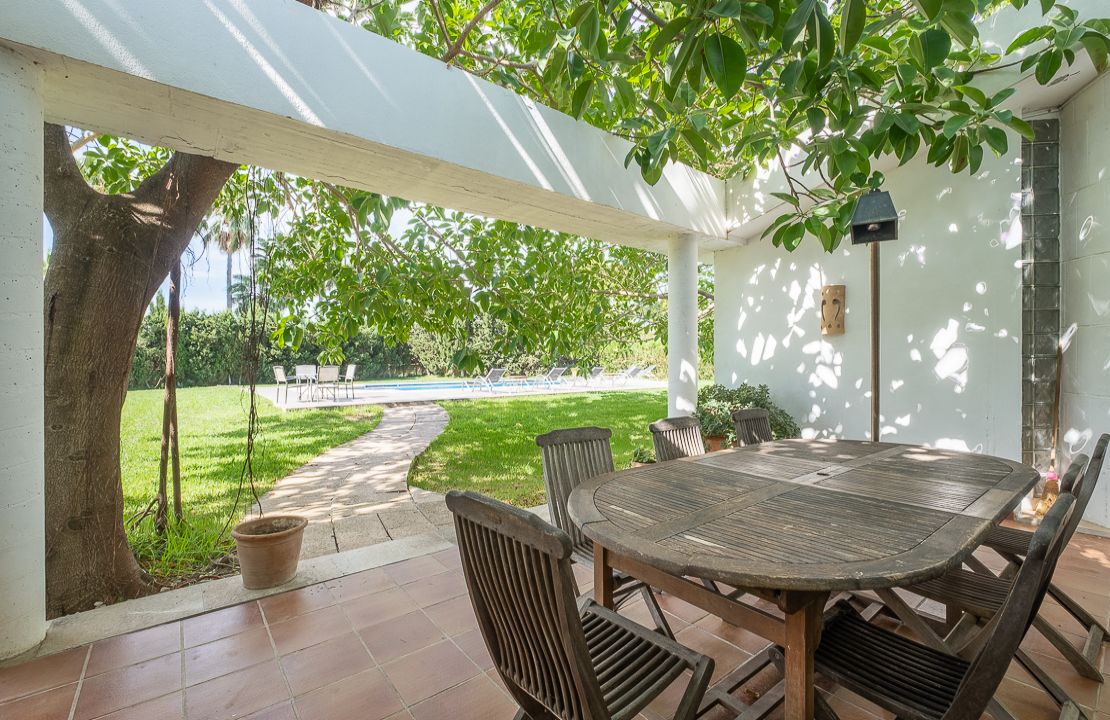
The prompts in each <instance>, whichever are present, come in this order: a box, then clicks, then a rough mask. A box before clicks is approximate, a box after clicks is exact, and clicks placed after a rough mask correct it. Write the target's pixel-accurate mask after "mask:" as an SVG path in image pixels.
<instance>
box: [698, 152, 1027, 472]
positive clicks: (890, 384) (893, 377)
mask: <svg viewBox="0 0 1110 720" xmlns="http://www.w3.org/2000/svg"><path fill="white" fill-rule="evenodd" d="M1019 146H1020V143H1019V141H1018V139H1017V138H1016V137H1013V138H1011V147H1013V148H1015V149H1016V148H1018V147H1019ZM1018 158H1019V153H1018V152H1017V151H1016V150H1015V151H1013V152H1011V153H1010V154H1009V155H1008V156H1007V157H1005V158H995V157H993V156H992V155H990V154H989V153H988V158H987V160H986V161H985V162H984V164H983V168H982V169H981V171H980V173H979V174H978V175H977V176H975V177H974V178H972V177H970V176H968V175H967V174H963V175H959V176H953V175H951V174H950V173H949V172H948V170H947V169H946V168H945V169H937V168H933V167H930V166H927V165H925V164H924V163H923V162H922V161H920V160H919V161H914V162H912V163H910V164H909V165H907V166H905V167H903V168H899V169H896V170H894V171H891V172H889V173H888V175H887V177H888V180H887V185H886V189H887V190H889V191H890V193H891V195H892V196H893V199H894V203H895V205H896V207H898V209H899V210H900V211H902V213H903V218H902V221H901V226H900V238H899V239H898V240H897V241H893V242H888V243H885V244H883V246H882V249H881V260H882V262H881V270H882V273H881V281H882V292H881V301H882V305H881V312H880V320H881V326H880V327H881V333H882V338H883V341H882V355H881V359H882V385H881V391H882V395H881V396H880V400H881V404H882V423H881V425H882V427H883V428H884V430H883V435H882V437H883V439H884V440H891V441H896V442H909V443H925V444H929V445H937V446H945V447H953V448H965V447H966V448H968V449H971V450H977V451H981V452H986V453H990V454H997V455H1002V456H1006V457H1009V458H1015V459H1020V457H1021V418H1020V410H1021V397H1020V395H1021V393H1020V387H1021V346H1020V339H1021V276H1020V270H1019V261H1020V259H1021V220H1020V205H1019V202H1020V192H1019V188H1020V165H1019V159H1018ZM741 201H742V200H741ZM715 258H716V271H715V277H716V282H717V285H716V294H717V311H716V312H717V314H716V356H715V374H716V379H717V382H720V383H724V384H727V385H737V384H739V383H741V382H749V383H755V384H758V383H766V384H767V385H769V386H770V387H771V391H772V395H773V397H774V398H775V399H776V400H777V401H778V402H779V403H780V404H782V405H783V406H784V407H785V408H786V409H787V410H788V411H790V413H791V414H792V415H794V417H795V418H797V419H798V421H799V424H800V425H801V426H802V427H803V428H804V433H805V435H806V436H816V437H831V436H838V437H849V438H864V437H867V436H868V435H869V424H870V395H869V391H870V388H869V379H868V378H869V368H870V365H869V362H870V344H869V337H868V329H869V323H870V317H869V314H870V313H869V297H870V295H869V282H868V278H869V274H868V252H867V249H866V248H865V247H863V246H860V247H855V248H853V247H852V246H851V244H850V241H849V240H846V241H845V243H844V245H843V246H842V249H840V250H838V251H836V252H834V253H832V254H826V253H824V252H823V251H822V250H821V246H820V244H819V243H818V242H817V241H816V240H814V239H813V238H809V237H807V238H806V239H805V240H804V241H803V243H802V245H801V247H800V248H799V249H798V250H797V251H795V252H794V253H793V254H790V253H786V252H785V251H783V250H781V249H778V248H775V247H773V246H772V245H771V243H770V242H769V241H758V240H757V241H753V243H752V244H750V245H748V246H745V247H741V248H736V249H731V250H724V251H719V252H717V253H716V254H715ZM826 284H844V285H846V286H847V288H846V293H847V298H846V304H847V315H846V322H847V326H846V332H845V334H844V335H842V336H836V337H826V338H822V336H821V331H820V324H819V309H818V306H819V303H820V290H821V286H822V285H826ZM965 358H966V367H965V363H964V362H963V360H964V359H965Z"/></svg>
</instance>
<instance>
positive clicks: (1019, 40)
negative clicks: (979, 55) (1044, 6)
mask: <svg viewBox="0 0 1110 720" xmlns="http://www.w3.org/2000/svg"><path fill="white" fill-rule="evenodd" d="M1054 33H1055V31H1054V30H1053V29H1052V28H1050V27H1045V26H1040V27H1033V28H1029V29H1028V30H1026V31H1025V32H1023V33H1021V34H1020V35H1018V36H1017V37H1016V38H1014V41H1013V42H1012V43H1010V46H1009V47H1007V48H1006V53H1005V54H1006V55H1009V54H1010V53H1012V52H1013V51H1015V50H1020V49H1021V48H1023V47H1026V46H1027V45H1032V44H1033V43H1035V42H1037V41H1038V40H1041V39H1043V38H1046V37H1049V36H1050V35H1052V34H1054Z"/></svg>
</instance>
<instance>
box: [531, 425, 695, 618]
mask: <svg viewBox="0 0 1110 720" xmlns="http://www.w3.org/2000/svg"><path fill="white" fill-rule="evenodd" d="M612 434H613V433H612V431H611V430H609V429H607V428H599V427H579V428H570V429H567V430H552V431H551V432H549V433H545V434H544V435H540V436H539V437H537V438H536V444H537V445H539V446H540V450H541V452H542V454H543V484H544V488H545V489H546V490H547V506H548V509H549V511H550V513H551V519H552V520H553V521H554V522H555V525H556V526H558V528H559V529H560V530H562V531H563V532H564V533H566V534H567V536H568V537H570V539H571V543H572V545H573V547H574V560H575V562H577V563H579V564H581V565H583V566H584V567H588V568H592V567H593V564H594V545H593V543H592V542H590V539H589V538H588V537H586V536H585V535H583V534H582V531H581V530H579V529H578V526H577V525H575V524H574V521H573V520H571V519H570V512H569V510H568V509H567V500H568V499H569V498H570V493H571V491H573V490H574V489H575V488H576V487H578V486H579V485H580V484H581V483H583V482H585V481H586V480H589V479H590V478H595V477H597V476H598V475H604V474H605V473H611V472H613V448H612V446H611V445H610V444H609V438H610V437H611V436H612ZM613 587H614V590H613V598H614V600H616V602H617V606H618V607H619V606H620V604H621V603H623V602H625V601H627V600H628V599H629V598H631V597H633V596H634V595H635V594H636V593H640V594H641V595H643V598H644V602H645V603H647V608H648V612H650V613H651V617H652V620H654V621H655V626H656V627H657V628H659V631H660V632H662V633H664V634H665V635H667V636H668V637H674V634H673V633H672V632H671V628H670V625H668V624H667V619H666V618H665V617H664V616H663V610H662V608H660V607H659V602H658V601H657V600H656V599H655V595H653V594H652V592H651V588H650V587H648V586H647V585H645V584H643V583H642V582H640V581H639V580H637V579H636V578H634V577H632V576H630V575H625V574H623V573H615V574H614V585H613Z"/></svg>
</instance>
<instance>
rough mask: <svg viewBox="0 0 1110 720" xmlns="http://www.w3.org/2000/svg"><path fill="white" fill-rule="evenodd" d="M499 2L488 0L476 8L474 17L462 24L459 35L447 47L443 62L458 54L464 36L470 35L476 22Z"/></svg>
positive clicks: (464, 40)
mask: <svg viewBox="0 0 1110 720" xmlns="http://www.w3.org/2000/svg"><path fill="white" fill-rule="evenodd" d="M500 4H501V0H489V1H488V2H487V3H486V4H485V5H483V6H482V7H481V9H480V10H478V12H477V13H476V14H475V15H474V17H472V18H470V20H469V21H468V22H467V23H466V25H464V26H463V29H462V32H460V33H459V36H458V37H457V38H455V42H454V43H453V44H452V45H451V47H449V48H447V53H446V54H445V55H444V56H443V62H451V61H452V60H454V59H455V56H456V55H458V54H459V51H460V50H462V46H463V43H464V42H466V38H467V36H468V35H470V32H471V31H472V30H473V29H474V28H475V27H477V25H478V23H480V22H482V18H484V17H485V16H486V15H488V14H489V13H490V11H491V10H493V9H494V8H495V7H497V6H498V5H500Z"/></svg>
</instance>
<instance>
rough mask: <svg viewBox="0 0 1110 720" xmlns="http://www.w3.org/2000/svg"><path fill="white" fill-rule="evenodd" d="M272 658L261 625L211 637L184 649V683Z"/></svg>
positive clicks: (191, 683) (194, 681)
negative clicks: (214, 637)
mask: <svg viewBox="0 0 1110 720" xmlns="http://www.w3.org/2000/svg"><path fill="white" fill-rule="evenodd" d="M273 659H274V648H273V646H272V645H271V644H270V635H269V633H267V632H266V628H265V627H256V628H255V629H253V630H248V631H246V632H243V633H239V634H238V635H232V636H230V637H226V638H223V639H220V640H215V641H213V642H210V643H206V644H204V645H198V646H197V647H193V648H189V649H188V650H186V651H185V684H186V685H196V684H197V683H202V682H205V681H207V680H211V679H212V678H215V677H219V676H220V675H227V674H228V673H230V672H235V671H236V670H242V669H243V668H245V667H250V666H251V665H257V664H258V663H260V662H265V661H267V660H273Z"/></svg>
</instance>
